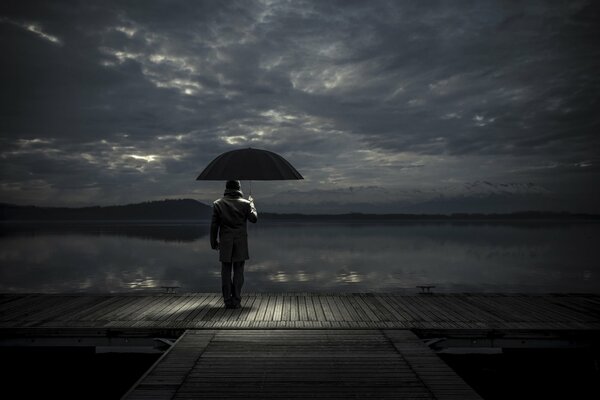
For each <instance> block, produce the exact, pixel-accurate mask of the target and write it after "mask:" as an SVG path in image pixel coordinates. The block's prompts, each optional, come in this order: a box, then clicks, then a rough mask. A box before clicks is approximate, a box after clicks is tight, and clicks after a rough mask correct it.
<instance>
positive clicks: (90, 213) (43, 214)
mask: <svg viewBox="0 0 600 400" xmlns="http://www.w3.org/2000/svg"><path fill="white" fill-rule="evenodd" d="M211 214H212V206H209V205H206V204H204V203H202V202H199V201H197V200H193V199H166V200H156V201H146V202H143V203H134V204H125V205H114V206H90V207H77V208H75V207H38V206H20V205H15V204H0V220H2V221H9V220H11V221H16V220H21V221H26V220H29V221H31V220H206V219H210V217H211Z"/></svg>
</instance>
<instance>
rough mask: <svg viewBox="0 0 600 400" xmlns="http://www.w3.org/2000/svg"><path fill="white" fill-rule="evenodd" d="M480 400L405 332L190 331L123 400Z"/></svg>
mask: <svg viewBox="0 0 600 400" xmlns="http://www.w3.org/2000/svg"><path fill="white" fill-rule="evenodd" d="M197 398H202V399H304V398H311V399H365V398H372V399H398V398H401V399H439V400H443V399H455V400H470V399H480V397H479V396H478V395H477V393H475V392H474V391H473V390H472V389H471V388H470V387H469V386H468V385H467V384H466V383H465V382H464V381H463V380H462V379H461V378H460V377H459V376H458V375H457V374H456V373H455V372H454V371H452V369H450V368H449V367H448V366H447V365H446V364H445V363H444V362H443V361H442V360H441V359H440V358H439V357H437V355H436V354H435V353H434V352H433V351H432V350H430V349H429V348H427V347H426V346H425V345H424V344H423V343H422V342H421V341H420V340H419V338H417V337H416V336H415V335H414V334H413V333H411V332H410V331H407V330H379V329H362V330H347V329H319V330H311V329H302V330H296V329H268V330H265V329H245V330H235V329H226V330H210V329H208V330H205V329H203V330H193V331H192V330H188V331H186V332H185V333H184V334H183V335H182V336H181V338H180V339H179V340H178V341H177V343H176V344H175V346H173V347H172V348H171V350H170V351H168V352H167V353H165V354H164V355H163V356H162V357H161V359H160V360H159V361H158V362H157V363H156V364H155V365H154V366H153V367H152V368H151V369H150V370H149V371H148V372H147V373H146V374H145V375H144V376H143V377H142V378H141V379H140V380H139V381H138V382H137V383H136V384H135V385H134V386H133V388H132V389H131V390H130V391H129V393H127V394H126V395H125V396H124V397H123V399H126V400H142V399H197Z"/></svg>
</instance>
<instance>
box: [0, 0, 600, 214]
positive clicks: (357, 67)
mask: <svg viewBox="0 0 600 400" xmlns="http://www.w3.org/2000/svg"><path fill="white" fill-rule="evenodd" d="M405 3H406V2H402V3H401V2H393V1H390V2H384V1H370V2H348V1H339V2H334V1H310V2H302V1H293V2H292V1H266V0H265V1H151V2H143V3H136V2H109V1H101V2H93V1H85V2H77V1H52V2H31V1H29V2H3V4H2V5H1V6H0V48H1V50H2V54H3V57H2V58H1V59H0V76H1V77H2V78H1V79H2V88H3V90H2V91H1V93H0V106H1V107H0V113H1V117H0V119H1V121H2V123H1V125H0V132H1V139H0V143H1V145H2V149H1V153H0V168H1V170H0V185H1V186H0V190H1V196H2V200H3V201H9V202H18V203H37V204H61V205H62V204H109V203H122V202H134V201H142V200H149V199H159V198H164V197H195V198H198V199H200V200H205V201H209V200H211V199H213V198H214V197H215V196H218V195H219V193H220V192H221V189H222V188H221V186H222V184H217V183H204V182H195V181H194V178H195V176H196V175H197V174H198V173H199V172H200V170H201V169H202V168H203V167H204V166H205V165H206V164H207V163H208V162H209V161H210V160H211V159H212V158H214V157H215V156H217V155H218V154H220V153H221V152H223V151H227V150H230V149H234V148H239V147H247V146H252V147H257V148H266V149H270V150H272V151H275V152H278V153H280V154H282V155H283V156H284V157H286V158H287V159H288V160H290V161H291V162H292V163H293V164H294V165H295V166H296V167H297V169H298V170H299V171H300V172H301V173H302V174H303V175H304V177H305V178H306V180H305V181H301V182H280V183H260V184H258V185H257V186H256V189H255V190H259V192H257V193H259V194H260V195H265V196H273V195H274V194H276V193H278V192H280V191H288V190H291V189H298V190H301V191H310V192H311V193H315V191H317V193H318V191H319V190H329V189H335V190H337V189H338V188H347V187H349V186H377V187H381V188H386V190H392V191H393V190H396V189H397V190H406V188H407V187H410V188H417V189H419V188H425V189H431V188H434V187H447V186H448V185H451V184H464V183H466V182H472V181H476V180H491V181H493V182H511V183H512V182H515V183H526V182H535V183H536V184H537V185H540V186H542V187H545V188H548V189H549V190H550V191H552V192H554V193H558V194H560V195H561V196H562V197H564V198H565V199H566V200H565V202H564V204H563V205H562V206H563V207H564V208H570V209H572V210H574V211H599V210H598V209H597V207H596V206H594V204H595V203H600V202H598V200H600V198H599V196H598V194H599V193H598V189H596V187H595V186H597V185H595V183H596V182H598V178H599V177H600V176H599V175H600V169H599V167H598V166H599V163H600V156H599V155H598V150H597V149H598V148H600V139H599V137H598V128H599V126H600V117H599V116H598V113H597V110H598V109H599V104H598V103H599V101H598V100H599V95H598V93H600V91H599V89H600V87H599V86H600V78H599V77H598V74H597V71H598V70H600V48H599V47H598V46H597V44H596V43H597V38H598V37H599V33H600V32H599V29H600V28H599V27H600V24H599V23H598V22H599V6H598V4H597V3H596V2H591V1H589V2H586V1H571V2H514V3H513V2H502V1H470V2H452V3H451V4H450V3H435V4H427V5H425V4H423V3H422V2H414V3H413V4H405ZM255 185H256V184H255Z"/></svg>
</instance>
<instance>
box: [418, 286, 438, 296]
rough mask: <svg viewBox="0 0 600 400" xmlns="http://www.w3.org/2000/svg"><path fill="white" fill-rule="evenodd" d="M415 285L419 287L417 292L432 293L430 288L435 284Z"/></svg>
mask: <svg viewBox="0 0 600 400" xmlns="http://www.w3.org/2000/svg"><path fill="white" fill-rule="evenodd" d="M417 287H418V288H419V289H421V291H420V292H419V294H433V292H432V291H431V289H433V288H434V287H435V285H417Z"/></svg>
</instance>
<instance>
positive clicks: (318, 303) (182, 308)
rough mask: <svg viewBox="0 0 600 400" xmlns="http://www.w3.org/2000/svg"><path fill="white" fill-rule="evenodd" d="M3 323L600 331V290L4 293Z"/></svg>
mask: <svg viewBox="0 0 600 400" xmlns="http://www.w3.org/2000/svg"><path fill="white" fill-rule="evenodd" d="M1 299H2V302H0V329H2V328H69V327H77V328H86V327H88V328H143V329H154V328H159V329H163V328H169V327H173V328H177V329H182V330H183V329H196V328H203V329H210V328H218V329H221V328H228V329H236V328H305V329H315V328H323V329H328V328H339V329H344V328H365V329H368V328H393V329H436V330H444V329H452V330H468V329H470V330H482V329H483V330H486V329H487V330H502V329H507V330H511V329H529V330H536V329H545V330H565V329H567V330H568V329H572V330H598V329H600V296H598V295H592V294H589V295H585V294H573V295H563V294H556V295H552V294H548V295H532V294H510V295H506V294H474V293H466V294H435V295H397V294H391V293H337V294H333V293H246V294H244V298H243V303H242V304H243V307H242V308H241V309H235V310H233V309H224V308H223V303H222V299H221V296H220V295H219V294H218V293H185V294H101V295H100V294H98V295H96V294H56V295H55V294H27V295H26V294H2V297H1Z"/></svg>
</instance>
